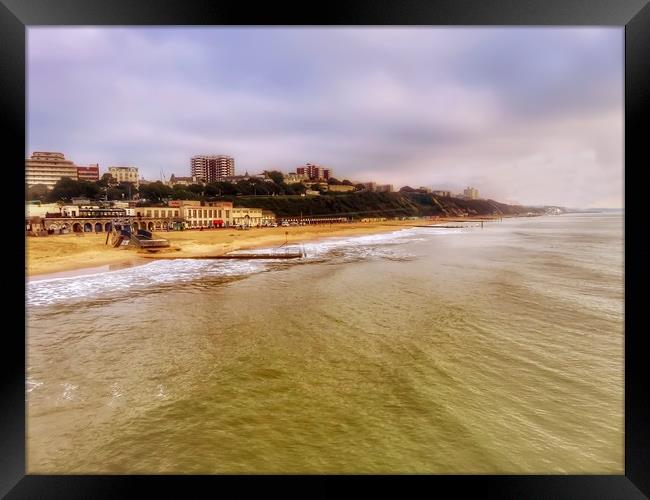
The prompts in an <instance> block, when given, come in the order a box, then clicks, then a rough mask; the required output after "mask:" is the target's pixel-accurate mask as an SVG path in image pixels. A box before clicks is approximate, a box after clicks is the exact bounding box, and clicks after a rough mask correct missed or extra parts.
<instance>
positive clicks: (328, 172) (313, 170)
mask: <svg viewBox="0 0 650 500" xmlns="http://www.w3.org/2000/svg"><path fill="white" fill-rule="evenodd" d="M296 174H298V175H306V176H307V177H309V178H310V179H312V180H316V179H325V180H327V179H329V178H330V177H332V169H330V168H325V167H321V166H320V165H314V164H312V163H307V164H306V165H305V166H304V167H298V168H296Z"/></svg>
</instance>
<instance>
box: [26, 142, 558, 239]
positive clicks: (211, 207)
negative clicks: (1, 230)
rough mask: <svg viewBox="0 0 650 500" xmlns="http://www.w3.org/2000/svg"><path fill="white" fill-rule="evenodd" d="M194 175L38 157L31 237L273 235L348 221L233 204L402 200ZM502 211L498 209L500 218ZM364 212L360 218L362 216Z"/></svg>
mask: <svg viewBox="0 0 650 500" xmlns="http://www.w3.org/2000/svg"><path fill="white" fill-rule="evenodd" d="M188 167H189V168H188V173H189V175H187V176H177V175H175V174H171V175H170V177H169V179H167V178H166V176H164V175H163V173H162V172H161V179H160V180H157V181H152V180H146V179H144V178H143V177H141V176H140V173H139V169H138V167H135V166H110V167H108V171H107V172H104V173H102V172H100V168H99V165H98V164H91V165H87V166H79V165H76V164H75V163H74V162H73V161H71V160H69V159H66V157H65V155H64V154H63V153H60V152H34V153H33V154H32V155H31V157H30V158H28V159H26V160H25V177H26V188H27V202H28V203H27V211H26V225H27V232H28V234H39V233H40V234H60V233H66V232H107V231H110V230H111V226H112V223H113V222H114V221H115V220H120V219H124V218H130V219H133V220H132V221H131V223H132V224H133V228H134V229H135V230H138V229H144V230H149V231H153V230H183V229H197V228H200V229H204V228H205V229H208V228H218V227H238V228H241V227H266V226H272V225H277V224H278V222H280V223H285V224H290V223H291V224H298V223H301V224H304V223H317V222H320V223H323V222H341V221H344V220H345V219H347V218H344V217H335V216H334V215H336V214H327V215H332V216H328V217H324V216H322V214H321V215H320V216H319V217H308V216H307V214H305V215H303V214H302V213H301V214H300V220H298V219H297V218H296V217H294V218H293V219H291V220H290V222H289V221H284V220H283V221H278V220H277V219H278V218H277V217H276V214H275V213H273V212H272V211H271V210H265V209H264V208H263V207H261V208H260V207H259V206H258V207H245V206H235V204H234V203H233V200H232V198H233V197H245V198H246V199H247V200H250V197H276V196H278V197H284V198H287V197H291V198H297V199H300V198H305V197H320V196H323V195H325V196H328V197H336V196H337V195H344V194H357V193H358V194H367V193H395V192H396V191H395V189H394V186H393V185H392V184H377V183H376V182H373V181H366V182H359V181H356V180H355V181H351V180H349V179H342V180H339V179H337V178H336V177H335V174H334V172H333V170H332V169H331V168H328V167H325V166H322V165H318V164H312V163H306V164H304V165H301V166H299V167H297V168H295V171H291V172H286V173H284V172H280V171H279V170H266V171H263V172H260V173H254V174H249V172H248V171H246V172H245V173H244V174H239V175H237V174H236V173H235V159H234V158H233V157H231V156H227V155H196V156H193V157H192V158H190V159H189V162H188ZM397 192H398V193H403V194H417V193H419V194H427V195H433V196H435V197H440V198H454V199H456V200H480V196H479V192H478V190H477V189H476V188H474V187H471V186H468V187H467V188H466V189H465V190H464V191H463V192H462V193H452V192H450V191H446V190H434V189H431V188H429V187H423V186H421V187H418V188H413V187H411V186H402V187H400V188H399V190H398V191H397ZM227 198H230V200H228V199H227ZM254 204H255V203H254ZM237 205H239V204H237ZM378 210H379V209H376V210H367V211H366V212H368V213H370V212H377V211H378ZM383 210H384V211H385V212H390V211H391V210H394V211H395V212H402V213H406V212H404V210H400V209H399V208H397V209H392V208H391V207H384V208H383ZM557 210H559V208H558V209H557ZM498 211H499V210H498V208H497V210H496V211H495V212H494V213H497V212H498ZM362 212H363V211H357V212H355V213H358V214H360V215H362ZM547 212H548V210H547ZM375 215H377V214H376V213H375ZM391 215H393V216H397V215H399V213H395V214H391ZM458 215H463V213H458ZM465 215H466V213H465ZM285 218H286V217H285ZM360 218H361V219H368V217H360ZM375 219H376V217H375Z"/></svg>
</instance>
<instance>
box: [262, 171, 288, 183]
mask: <svg viewBox="0 0 650 500" xmlns="http://www.w3.org/2000/svg"><path fill="white" fill-rule="evenodd" d="M264 173H265V174H266V176H267V177H268V178H269V179H271V180H272V181H273V182H275V183H276V184H277V185H278V186H280V185H281V184H283V183H284V174H283V173H282V172H278V171H277V170H270V171H266V172H264Z"/></svg>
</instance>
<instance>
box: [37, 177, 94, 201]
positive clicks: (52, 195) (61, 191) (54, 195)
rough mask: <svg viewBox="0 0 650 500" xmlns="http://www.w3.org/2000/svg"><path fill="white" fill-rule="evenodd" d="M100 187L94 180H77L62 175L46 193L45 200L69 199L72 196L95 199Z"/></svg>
mask: <svg viewBox="0 0 650 500" xmlns="http://www.w3.org/2000/svg"><path fill="white" fill-rule="evenodd" d="M100 193H101V188H100V187H99V186H98V185H97V183H95V182H88V181H78V180H75V179H70V178H69V177H62V178H61V179H59V181H57V183H56V184H55V185H54V187H53V188H52V190H51V191H50V192H48V193H47V195H46V199H47V201H70V200H71V199H72V198H88V199H91V200H93V199H97V198H99V195H100Z"/></svg>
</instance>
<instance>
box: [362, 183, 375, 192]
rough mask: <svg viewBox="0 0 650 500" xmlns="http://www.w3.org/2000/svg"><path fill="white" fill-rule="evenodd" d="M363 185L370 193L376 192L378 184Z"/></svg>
mask: <svg viewBox="0 0 650 500" xmlns="http://www.w3.org/2000/svg"><path fill="white" fill-rule="evenodd" d="M363 185H364V187H365V188H366V189H367V190H368V191H374V190H375V189H377V183H376V182H364V183H363Z"/></svg>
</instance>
